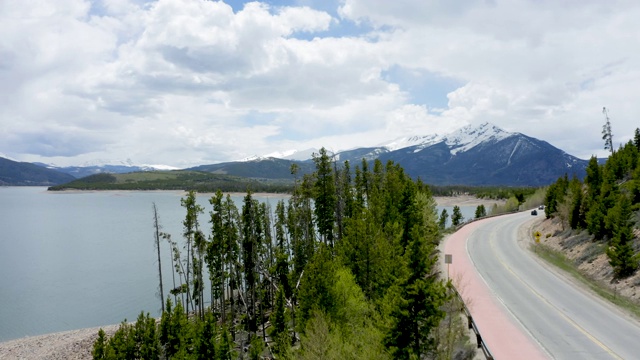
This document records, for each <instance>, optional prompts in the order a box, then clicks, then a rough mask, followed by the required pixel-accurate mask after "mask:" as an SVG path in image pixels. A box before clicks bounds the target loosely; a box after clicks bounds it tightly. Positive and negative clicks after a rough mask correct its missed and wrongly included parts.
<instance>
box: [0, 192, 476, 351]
mask: <svg viewBox="0 0 640 360" xmlns="http://www.w3.org/2000/svg"><path fill="white" fill-rule="evenodd" d="M183 196H184V193H183V192H171V191H134V192H130V191H105V192H62V193H58V192H47V191H46V188H43V187H0V301H1V303H2V305H1V306H0V341H6V340H11V339H15V338H20V337H24V336H33V335H39V334H45V333H50V332H57V331H64V330H72V329H78V328H85V327H95V326H102V325H109V324H117V323H120V322H121V321H122V320H123V319H125V318H126V319H128V320H129V321H135V319H136V318H137V316H138V314H139V313H140V311H141V310H144V311H145V312H149V313H150V314H151V315H152V316H159V315H160V300H159V298H158V296H157V293H158V278H157V277H158V273H157V269H158V265H157V254H156V252H155V248H154V228H153V213H152V203H153V202H155V203H156V205H157V207H158V212H159V215H160V222H161V224H162V226H163V231H165V232H169V233H170V234H172V236H173V238H174V239H175V240H178V239H180V238H181V234H182V220H183V219H184V216H185V212H184V209H183V208H182V207H181V206H180V198H181V197H183ZM209 198H210V195H205V194H199V195H198V197H197V199H198V203H200V205H202V206H203V207H204V208H205V213H204V214H202V215H201V217H200V223H201V228H202V229H203V230H205V231H208V229H209V227H208V217H209V215H208V214H209V211H210V210H211V205H209V203H208V199H209ZM233 198H234V200H235V201H236V203H237V205H238V207H239V208H240V206H241V202H242V198H243V195H234V196H233ZM254 198H256V199H258V200H259V201H266V202H268V203H269V204H270V205H271V206H272V208H275V205H276V203H277V202H278V200H279V199H281V198H288V196H280V195H274V196H266V197H261V196H259V195H255V196H254ZM441 209H442V208H439V209H438V211H441ZM447 209H448V210H447V211H448V212H449V214H451V213H452V210H451V208H447ZM474 211H475V208H465V207H462V212H463V215H464V216H465V218H469V217H472V216H473V212H474ZM161 251H162V252H163V253H164V255H163V257H162V261H163V263H162V265H163V266H162V267H163V277H164V287H165V292H168V289H169V288H170V287H171V285H170V284H171V264H170V260H169V257H168V256H167V254H168V253H169V249H168V246H167V245H166V243H164V244H162V248H161Z"/></svg>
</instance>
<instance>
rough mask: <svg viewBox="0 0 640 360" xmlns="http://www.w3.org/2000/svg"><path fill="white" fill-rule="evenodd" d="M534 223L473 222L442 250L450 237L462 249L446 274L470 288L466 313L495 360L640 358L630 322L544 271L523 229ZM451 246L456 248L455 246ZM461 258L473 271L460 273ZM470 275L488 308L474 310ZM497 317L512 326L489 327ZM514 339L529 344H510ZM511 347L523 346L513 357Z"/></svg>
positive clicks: (516, 217)
mask: <svg viewBox="0 0 640 360" xmlns="http://www.w3.org/2000/svg"><path fill="white" fill-rule="evenodd" d="M538 216H542V212H541V214H540V215H538ZM533 218H534V217H533V216H531V215H530V213H529V212H525V213H518V214H513V215H507V216H502V217H497V218H491V219H487V220H483V221H479V222H476V223H472V224H470V225H467V226H466V227H465V228H468V229H467V230H466V234H465V233H462V234H461V235H462V238H461V239H460V237H459V238H458V239H456V238H455V237H454V236H453V235H452V237H451V238H450V239H449V240H448V242H449V243H448V244H447V245H446V248H445V252H448V251H452V252H454V253H455V249H454V246H455V244H454V243H451V241H452V240H453V242H456V241H458V242H460V241H462V242H463V243H464V244H466V251H465V252H466V254H457V255H454V256H455V257H458V260H459V261H458V262H457V263H456V260H454V262H453V264H452V265H451V267H452V269H454V274H453V276H459V277H460V276H462V277H463V282H466V285H465V287H466V288H468V289H469V291H465V293H464V295H463V297H465V298H469V301H470V302H471V303H472V305H471V306H470V307H471V312H472V314H474V308H476V309H475V314H474V315H473V316H474V318H475V320H476V322H477V323H478V326H479V327H480V330H481V332H483V337H484V338H485V341H486V342H487V344H488V345H489V349H490V350H491V351H492V352H493V353H494V356H495V357H496V359H502V358H521V359H527V358H538V357H540V354H543V356H544V357H548V358H555V359H640V324H639V323H638V322H637V321H635V320H633V319H631V317H630V316H629V315H627V314H624V313H623V312H621V311H619V310H617V309H615V308H614V307H612V306H611V305H609V304H607V303H605V302H604V301H603V300H601V299H599V298H597V297H595V296H594V295H591V294H589V293H588V292H587V291H585V290H583V289H580V288H579V287H577V286H576V285H575V284H572V283H571V282H570V281H568V280H567V279H566V278H564V277H563V276H560V275H558V273H557V272H556V271H551V270H550V269H549V268H548V266H547V265H546V264H545V263H543V262H541V261H539V260H536V259H535V258H534V255H533V254H532V253H531V252H530V251H529V250H527V246H528V243H529V242H530V241H531V240H530V235H529V234H528V231H526V230H525V229H526V228H527V227H526V226H524V227H523V224H526V223H528V222H529V221H532V219H533ZM463 230H464V228H463ZM465 240H466V242H465ZM458 247H459V248H462V246H461V245H460V243H459V244H458ZM463 256H468V259H467V260H470V263H471V264H472V266H473V267H475V268H476V269H477V274H473V276H472V274H469V269H464V267H463V265H464V264H463V263H464V261H460V260H465V259H460V257H463ZM455 257H454V259H455ZM456 265H458V266H457V267H456ZM456 272H457V274H456ZM465 272H466V273H465ZM477 275H479V277H480V279H481V282H483V283H484V286H485V287H487V289H488V292H489V293H490V294H491V297H492V298H493V299H491V302H492V304H493V305H494V307H493V308H491V307H489V308H487V307H484V306H480V305H481V304H482V303H483V302H485V300H486V299H481V297H483V296H484V295H483V294H482V292H481V291H480V292H479V293H478V291H477V290H476V289H475V286H476V285H477V284H474V285H470V283H473V282H474V281H477ZM485 290H486V289H485ZM474 292H476V293H478V296H476V295H474ZM474 297H475V298H474ZM476 305H478V306H476ZM478 308H480V309H478ZM479 312H482V314H481V313H479ZM501 316H502V317H506V318H507V319H508V320H507V322H509V323H510V325H509V326H511V328H504V327H500V326H498V327H496V326H495V324H493V325H492V324H491V322H495V321H496V318H499V317H501ZM483 318H485V319H484V320H483ZM517 331H519V332H521V334H516V332H517ZM491 332H492V334H489V333H491ZM496 333H498V334H496ZM518 336H519V337H521V338H526V340H524V342H526V341H528V342H529V344H526V346H525V345H513V344H510V343H511V342H512V339H516V338H517V337H518ZM514 341H515V340H514ZM509 346H511V347H512V348H513V349H512V350H511V351H512V352H511V353H504V352H502V350H501V347H509ZM530 346H533V347H536V348H537V350H531V349H530V348H528V347H530ZM525 348H526V349H525ZM518 349H522V352H521V353H519V354H517V352H518ZM536 351H539V352H536ZM514 352H515V353H514ZM498 354H501V355H498ZM502 354H506V355H502ZM514 356H515V357H514Z"/></svg>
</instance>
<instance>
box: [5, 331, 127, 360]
mask: <svg viewBox="0 0 640 360" xmlns="http://www.w3.org/2000/svg"><path fill="white" fill-rule="evenodd" d="M119 327H120V324H117V325H106V326H98V327H92V328H84V329H77V330H67V331H61V332H55V333H50V334H44V335H34V336H26V337H22V338H17V339H13V340H7V341H2V342H0V359H52V360H58V359H60V360H62V359H74V360H80V359H92V355H91V351H92V350H93V342H94V341H95V339H96V338H97V337H98V331H99V330H100V329H102V330H104V332H105V333H106V334H107V335H109V336H111V335H113V334H114V333H115V332H116V330H118V328H119Z"/></svg>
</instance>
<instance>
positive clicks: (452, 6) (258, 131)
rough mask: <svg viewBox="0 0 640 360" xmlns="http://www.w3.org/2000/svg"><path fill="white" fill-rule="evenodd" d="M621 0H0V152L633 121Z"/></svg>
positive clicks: (250, 144) (638, 46)
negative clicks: (607, 117) (490, 124)
mask: <svg viewBox="0 0 640 360" xmlns="http://www.w3.org/2000/svg"><path fill="white" fill-rule="evenodd" d="M638 19H640V2H638V1H636V0H608V1H602V0H449V1H434V0H395V1H388V0H265V1H262V2H246V1H239V0H233V1H232V0H226V1H204V0H157V1H146V0H96V1H83V0H56V1H51V0H0V154H2V155H0V156H5V157H9V158H11V159H14V160H18V161H30V162H44V163H49V164H56V165H59V166H69V165H80V164H84V163H87V162H92V161H95V160H98V159H102V160H106V161H109V162H114V161H121V160H125V159H130V160H131V161H132V162H133V163H135V164H163V165H169V166H175V167H179V168H185V167H189V166H195V165H201V164H212V163H218V162H224V161H233V160H239V159H242V158H246V157H250V156H253V155H266V154H271V153H275V152H285V151H289V150H293V149H296V150H300V151H302V150H306V149H309V148H316V149H319V148H320V147H325V148H327V149H329V150H333V151H339V150H346V149H351V148H355V147H364V146H375V145H379V144H382V143H385V142H388V141H390V140H394V139H396V138H399V137H404V136H412V135H428V134H434V133H437V134H446V133H449V132H452V131H454V130H456V129H458V128H460V127H463V126H466V125H470V124H471V125H477V124H480V123H484V122H489V123H492V124H495V125H496V126H499V127H501V128H502V129H504V130H506V131H510V132H520V133H523V134H525V135H528V136H532V137H535V138H538V139H541V140H545V141H547V142H549V143H551V144H552V145H554V146H556V147H558V148H560V149H562V150H564V151H566V152H567V153H569V154H572V155H574V156H577V157H580V158H583V159H588V158H589V157H590V156H592V155H597V156H606V154H607V151H606V150H605V149H604V142H603V140H602V134H601V132H602V126H603V125H604V123H605V116H604V114H603V112H602V109H603V107H606V108H607V110H608V115H609V118H610V121H611V127H612V132H613V142H614V146H615V147H617V146H619V144H621V143H626V142H627V141H629V140H630V139H631V138H632V137H633V132H634V130H635V129H636V128H637V127H640V101H638V96H640V95H639V92H638V90H640V22H639V21H638Z"/></svg>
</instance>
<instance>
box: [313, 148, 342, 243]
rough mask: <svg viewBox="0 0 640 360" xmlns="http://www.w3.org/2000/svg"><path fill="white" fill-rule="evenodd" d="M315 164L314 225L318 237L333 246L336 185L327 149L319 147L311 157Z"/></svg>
mask: <svg viewBox="0 0 640 360" xmlns="http://www.w3.org/2000/svg"><path fill="white" fill-rule="evenodd" d="M313 162H314V163H315V164H316V172H315V177H316V181H315V183H314V194H315V195H314V205H315V206H314V213H315V215H316V226H317V227H318V234H319V235H320V239H321V240H322V241H323V242H324V243H325V244H327V245H329V246H331V247H333V238H334V234H333V226H334V224H335V220H336V219H335V216H336V214H335V211H336V203H337V196H336V186H335V180H334V173H333V170H332V169H331V161H330V159H329V155H328V154H327V150H326V149H325V148H322V149H320V154H319V155H317V156H314V157H313Z"/></svg>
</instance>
